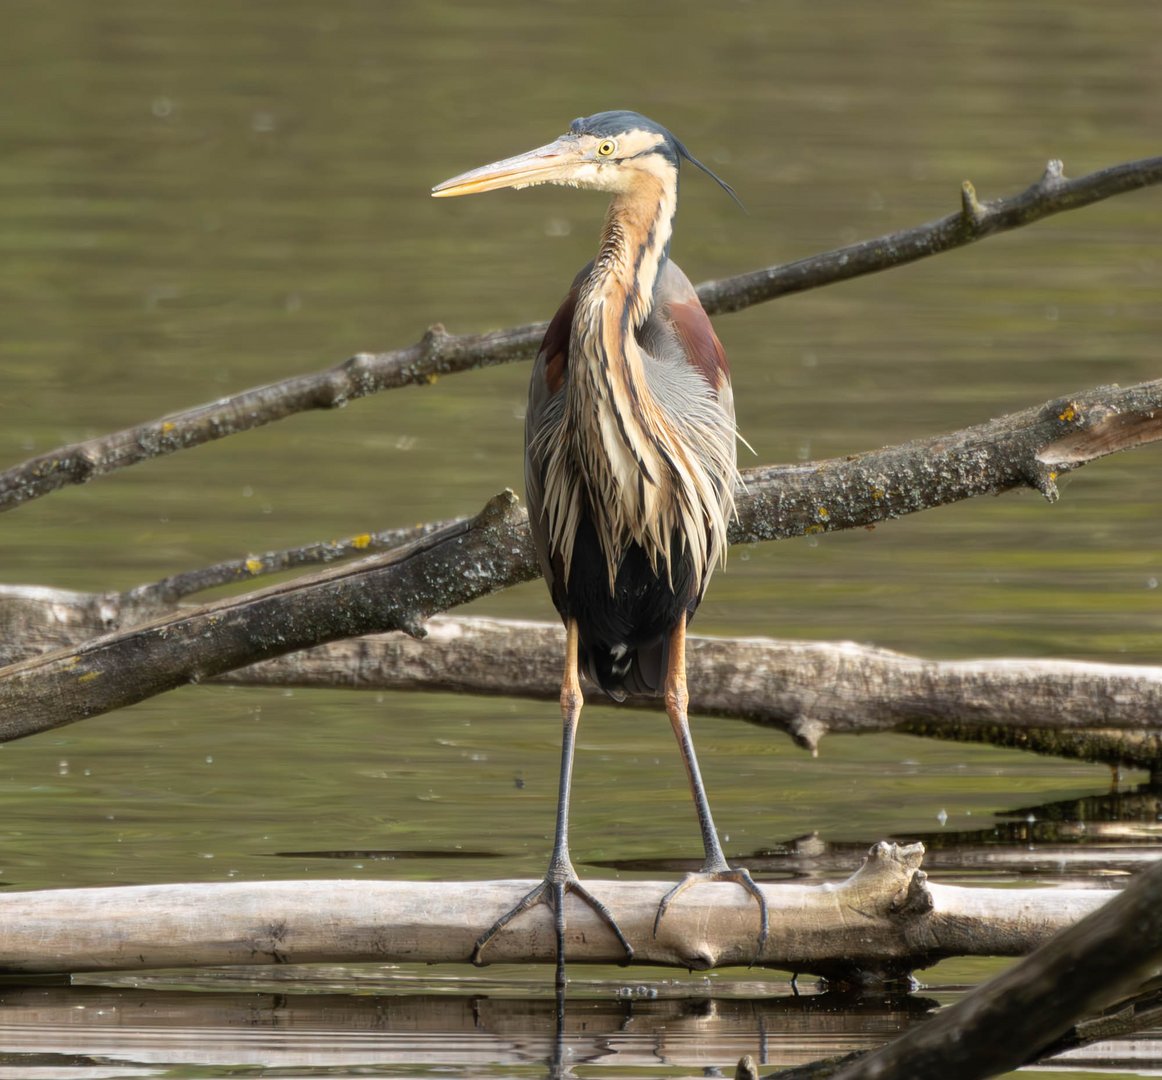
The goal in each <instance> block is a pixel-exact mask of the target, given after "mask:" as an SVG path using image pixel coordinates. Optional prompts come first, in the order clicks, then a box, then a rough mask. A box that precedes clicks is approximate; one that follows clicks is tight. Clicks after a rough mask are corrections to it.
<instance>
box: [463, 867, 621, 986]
mask: <svg viewBox="0 0 1162 1080" xmlns="http://www.w3.org/2000/svg"><path fill="white" fill-rule="evenodd" d="M569 893H572V894H573V895H574V896H576V897H577V899H578V900H580V901H582V902H583V903H584V904H586V905H588V906H589V908H590V909H591V910H592V911H593V912H594V914H595V915H597V917H598V918H599V919H600V920H601V921H602V922H603V923H605V925H606V926H608V927H609V929H610V932H611V933H612V934H613V936H614V937H615V938H617V940H618V943H619V944H620V945H621V947H622V949H624V950H625V960H624V961H623V962H624V963H626V964H628V963H629V962H630V961H631V960H632V959H633V946H632V945H630V943H629V942H628V941H627V940H626V937H625V934H623V933H622V932H621V927H620V926H618V925H617V920H616V919H614V917H613V915H612V914H611V913H610V911H609V908H607V907H606V906H605V905H604V904H603V903H602V902H601V901H600V900H598V899H597V897H596V896H594V895H593V894H592V893H591V892H590V891H589V890H588V889H587V888H585V886H584V885H582V884H581V882H580V880H579V879H578V877H577V875H576V874H575V873H573V871H572V869H571V868H570V869H569V870H567V871H561V870H555V869H553V868H550V870H549V874H548V875H547V876H546V878H545V880H544V881H542V882H541V883H540V884H539V885H538V886H537V887H536V888H535V889H532V890H530V891H529V892H527V893H526V894H525V895H524V896H523V897H522V898H521V899H520V901H519V902H518V903H517V904H516V905H515V906H514V907H512V908H511V909H510V910H509V911H506V912H505V913H504V914H503V915H501V917H500V918H499V919H497V920H496V922H494V923H493V924H492V925H491V926H490V927H489V928H488V929H487V930H485V931H484V933H483V934H481V935H480V937H479V938H477V939H476V944H475V946H473V949H472V963H474V964H476V965H480V964H483V963H484V961H483V960H482V959H481V954H482V953H483V952H484V950H485V948H487V946H488V943H489V942H490V941H492V939H493V938H494V937H496V935H497V934H498V933H500V931H501V930H503V929H504V928H505V927H506V926H508V924H509V923H510V922H512V921H513V920H514V919H515V918H516V917H517V916H518V915H523V914H524V913H525V912H526V911H529V910H530V909H532V908H534V907H536V906H537V905H538V904H548V906H549V908H550V909H551V910H552V912H553V922H554V926H555V929H556V932H557V984H558V986H561V985H563V983H564V973H565V897H566V896H568V895H569Z"/></svg>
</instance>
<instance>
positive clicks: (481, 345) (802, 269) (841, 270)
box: [0, 157, 1162, 511]
mask: <svg viewBox="0 0 1162 1080" xmlns="http://www.w3.org/2000/svg"><path fill="white" fill-rule="evenodd" d="M1159 182H1162V157H1158V158H1145V159H1142V160H1140V161H1132V162H1127V163H1125V164H1122V165H1115V166H1113V167H1111V168H1108V169H1102V170H1100V171H1099V172H1095V173H1090V174H1089V175H1087V176H1083V177H1080V178H1078V179H1076V180H1069V179H1066V178H1065V177H1064V176H1063V174H1062V171H1061V163H1060V162H1050V163H1049V167H1048V168H1047V169H1046V171H1045V174H1044V175H1043V176H1042V177H1041V179H1040V180H1038V181H1037V183H1035V184H1033V185H1032V186H1031V187H1029V188H1027V189H1026V190H1025V191H1023V192H1022V193H1020V194H1019V195H1015V196H1012V197H1010V198H1007V199H998V200H996V201H994V202H985V203H980V202H978V201H977V199H976V195H975V192H974V191H973V189H972V185H971V184H970V183H968V182H967V181H966V182H965V184H964V187H963V191H962V206H961V209H960V211H959V212H958V213H955V214H950V215H949V216H947V217H945V218H941V219H940V220H938V221H934V222H930V223H928V224H926V225H919V226H916V227H914V228H911V229H905V230H902V231H900V232H895V233H889V234H887V235H886V236H881V237H877V238H875V239H872V240H864V241H862V242H860V243H857V244H850V245H848V246H846V247H842V248H838V249H836V250H834V251H830V252H826V253H824V254H822V255H816V256H812V257H810V258H806V259H800V260H798V261H796V262H793V263H788V264H786V265H782V266H774V267H768V268H765V269H762V270H756V271H753V272H751V273H747V274H740V275H738V276H737V277H732V278H725V279H722V280H720V281H708V282H705V283H703V284H702V285H700V286H699V287H698V295H699V296H700V297H701V299H702V303H703V304H704V305H705V307H706V309H707V311H709V312H710V313H711V314H720V313H724V312H730V311H739V310H741V309H743V308H745V307H749V306H750V305H752V304H757V303H761V302H763V301H766V300H772V299H774V298H776V297H778V296H783V295H786V294H788V293H794V292H801V291H803V290H805V289H812V288H818V287H819V286H821V285H828V284H832V283H834V282H837V281H846V280H848V279H850V278H853V277H859V276H861V275H863V274H870V273H874V272H876V271H879V270H887V269H890V268H892V267H895V266H900V265H903V264H904V263H908V262H913V261H915V260H917V259H922V258H926V257H927V256H930V255H938V254H940V253H941V252H944V251H949V250H951V249H952V248H955V247H961V246H963V245H965V244H970V243H973V242H975V241H977V240H983V239H985V238H986V237H989V236H993V235H995V234H996V233H999V232H1005V231H1008V230H1011V229H1016V228H1020V227H1022V226H1024V225H1029V224H1032V223H1033V222H1035V221H1040V220H1041V219H1042V218H1046V217H1049V216H1050V215H1053V214H1058V213H1062V212H1064V211H1066V210H1075V209H1078V208H1080V207H1083V206H1088V205H1089V204H1090V203H1094V202H1098V201H1099V200H1102V199H1108V198H1111V197H1112V196H1115V195H1121V194H1124V193H1126V192H1128V191H1133V190H1136V189H1138V188H1142V187H1147V186H1149V185H1152V184H1157V183H1159ZM547 325H548V324H547V323H544V322H541V323H532V324H529V325H527V326H520V327H513V328H511V329H508V330H499V331H496V332H494V333H489V334H470V335H463V336H455V335H451V334H448V333H447V332H446V331H445V330H444V328H443V327H442V326H439V325H437V326H433V327H432V328H431V329H430V330H429V331H428V332H427V333H426V334H425V335H424V337H423V339H422V340H421V341H419V342H418V343H417V344H415V345H412V346H410V347H408V348H405V349H396V350H393V351H391V352H386V353H359V354H357V355H355V356H352V357H351V358H350V359H348V360H345V361H344V362H343V363H341V364H338V365H336V366H334V367H331V368H327V369H326V370H324V371H321V372H316V373H313V374H309V375H299V376H295V377H293V378H289V379H283V380H280V381H279V382H275V383H270V384H268V385H266V386H260V387H255V388H254V389H251V390H246V391H243V392H242V393H240V394H236V395H234V396H232V397H227V398H222V399H221V400H219V401H215V402H211V403H209V404H206V405H201V406H198V407H196V408H193V409H188V410H185V411H183V412H179V413H173V414H172V415H170V416H167V417H164V418H163V419H161V420H152V421H149V422H148V423H145V424H139V425H135V426H134V427H131V428H126V429H124V430H122V431H118V432H115V433H113V434H111V435H105V436H101V437H98V438H95V439H88V440H86V441H84V442H80V443H74V444H72V445H70V446H64V447H60V448H58V449H56V450H52V451H50V452H48V453H46V454H41V455H38V456H37V457H35V458H31V459H29V460H28V461H25V462H23V463H22V464H19V465H15V466H13V467H12V468H9V469H7V470H6V471H4V472H0V511H4V510H11V509H12V508H13V507H15V506H18V505H20V504H21V503H23V502H27V501H28V500H30V499H36V498H39V497H41V496H43V495H47V494H49V493H50V492H52V491H55V490H57V489H58V488H61V487H64V486H66V485H68V484H83V483H85V482H87V481H89V480H91V479H92V478H93V477H95V476H101V475H104V474H106V473H109V472H113V471H114V470H116V469H121V468H125V467H126V466H129V465H133V464H136V463H137V462H140V461H145V460H148V459H150V458H155V457H160V456H162V455H165V454H170V453H173V452H175V451H177V450H185V449H189V448H190V447H193V446H199V445H201V444H202V443H205V442H209V441H211V440H213V439H219V438H223V437H225V436H227V435H234V434H237V433H239V432H242V431H249V430H251V429H253V428H256V427H261V426H262V425H264V424H269V423H271V422H273V421H275V420H281V419H284V418H285V417H287V416H292V415H294V414H295V413H299V412H304V411H307V410H310V409H333V408H337V407H340V406H342V405H345V404H347V403H348V402H349V401H354V400H355V399H357V398H361V397H365V396H366V395H368V394H374V393H378V392H379V391H381V390H389V389H394V388H396V387H400V386H409V385H423V384H427V383H431V382H433V381H434V380H435V378H436V377H437V376H439V375H443V374H452V373H455V372H459V371H466V370H469V369H472V368H478V367H488V366H491V365H494V364H503V363H508V362H510V361H513V360H527V359H529V358H530V357H532V356H533V354H534V353H535V352H536V349H537V347H538V345H539V344H540V340H541V338H542V337H543V335H544V332H545V328H546V326H547Z"/></svg>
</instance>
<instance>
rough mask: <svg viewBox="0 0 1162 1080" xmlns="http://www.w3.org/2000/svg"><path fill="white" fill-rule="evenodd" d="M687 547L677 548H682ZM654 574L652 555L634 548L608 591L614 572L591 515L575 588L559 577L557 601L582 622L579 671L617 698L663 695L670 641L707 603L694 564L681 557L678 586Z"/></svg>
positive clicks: (579, 540) (585, 521) (579, 544)
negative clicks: (683, 620) (702, 603)
mask: <svg viewBox="0 0 1162 1080" xmlns="http://www.w3.org/2000/svg"><path fill="white" fill-rule="evenodd" d="M681 547H682V545H681V543H680V542H677V538H675V543H674V545H673V548H672V550H680V549H681ZM660 569H661V574H660V575H659V574H658V573H657V572H655V570H654V568H653V567H652V566H651V565H650V560H649V558H648V556H647V555H646V553H645V551H644V550H643V549H642V548H641V547H640V546H639V545H637V544H631V545H630V546H629V547H628V548H627V549H626V551H625V553H624V554H623V555H622V558H621V564H620V566H619V567H618V570H617V576H616V578H615V579H614V587H613V593H612V594H611V593H610V591H609V570H608V567H607V564H606V561H605V553H604V552H603V551H602V550H601V545H600V544H599V543H598V540H597V532H596V530H595V529H594V527H593V523H592V521H591V520H590V518H589V516H588V515H587V514H583V515H582V517H581V524H580V528H579V529H578V530H577V535H576V539H575V540H574V542H573V565H572V567H571V569H570V573H569V583H568V586H566V587H563V588H562V587H561V583H560V580H559V579H558V582H557V586H558V587H557V588H555V589H554V590H553V601H554V603H555V604H556V607H557V610H558V611H559V612H560V613H561V617H562V618H564V619H569V618H574V619H576V620H577V628H578V637H579V639H580V641H579V646H580V656H579V661H580V666H581V669H582V670H583V671H584V672H585V674H586V675H588V676H589V678H590V679H591V680H592V681H593V682H595V683H596V684H597V685H598V686H600V687H601V689H602V690H604V691H605V692H606V693H607V694H609V695H610V696H611V697H613V698H616V699H617V700H619V701H620V700H621V699H623V698H624V697H625V696H626V695H627V694H656V693H658V692H659V691H660V690H661V688H662V684H663V682H664V680H665V674H666V658H667V655H668V652H669V637H670V633H671V631H673V629H674V627H675V626H677V625H678V622H679V620H680V619H681V618H682V616H683V615H685V616H686V617H687V618H689V617H690V616H692V615H693V614H694V609H695V608H697V606H698V601H699V600H700V596H699V588H698V582H697V581H696V580H695V577H694V566H693V562H692V560H691V559H690V558H689V556H688V555H685V554H684V555H682V556H680V557H679V558H678V559H677V560H676V562H675V566H674V572H673V575H672V580H671V578H670V577H667V575H666V572H665V567H664V566H662V567H660Z"/></svg>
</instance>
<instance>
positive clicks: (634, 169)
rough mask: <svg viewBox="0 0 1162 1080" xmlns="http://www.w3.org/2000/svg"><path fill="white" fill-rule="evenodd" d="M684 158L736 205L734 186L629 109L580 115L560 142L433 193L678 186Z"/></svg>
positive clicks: (473, 173)
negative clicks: (645, 184)
mask: <svg viewBox="0 0 1162 1080" xmlns="http://www.w3.org/2000/svg"><path fill="white" fill-rule="evenodd" d="M682 159H685V160H686V161H689V162H690V163H691V164H692V165H696V166H697V167H698V168H699V169H701V170H702V171H703V172H705V173H708V174H709V175H710V176H713V177H714V179H715V180H717V181H718V183H719V184H721V185H722V187H723V188H725V190H726V191H727V192H728V193H729V194H730V196H731V197H732V198H735V199H736V201H737V197H736V196H735V194H734V191H733V189H732V188H731V187H730V185H729V184H727V183H726V182H725V181H723V180H721V179H720V178H719V177H717V176H715V174H714V173H713V172H711V171H710V169H708V168H707V167H706V166H705V165H703V164H702V162H700V161H698V160H697V158H695V157H694V156H693V155H692V154H691V153H690V152H689V151H688V150H687V149H686V147H685V146H683V145H682V144H681V143H680V142H679V141H678V140H677V139H676V138H675V137H674V136H673V135H672V134H671V133H670V132H669V131H667V130H666V129H665V128H664V127H662V125H661V124H657V123H655V122H654V121H653V120H650V119H648V118H647V117H644V116H642V115H641V114H640V113H635V112H628V111H625V110H617V111H614V112H602V113H595V114H594V115H593V116H584V117H579V118H578V119H576V120H574V121H573V123H572V124H570V125H569V130H568V132H566V134H564V135H562V136H561V137H560V138H559V139H556V140H554V141H553V142H551V143H548V144H546V145H545V146H539V147H537V149H535V150H529V151H528V152H527V153H524V154H518V155H517V156H516V157H510V158H505V159H504V160H502V161H495V162H493V163H492V164H491V165H484V166H482V167H481V168H479V169H473V170H472V171H471V172H466V173H461V175H459V176H454V177H452V179H451V180H445V181H444V182H443V183H442V184H437V185H436V186H435V187H434V188H432V194H433V195H434V196H436V197H437V198H447V197H449V196H452V195H475V194H477V193H478V192H481V191H495V190H496V189H497V188H508V187H511V188H523V187H531V186H532V185H534V184H565V185H568V186H569V187H583V188H594V189H596V190H598V191H610V192H615V193H623V194H627V193H630V192H632V191H633V190H634V188H635V187H636V186H637V185H638V184H639V183H641V182H642V181H643V180H647V179H651V178H652V179H654V180H659V179H660V180H661V181H662V182H663V183H664V184H666V185H667V186H669V185H675V186H676V185H677V182H678V166H679V164H680V163H681V161H682Z"/></svg>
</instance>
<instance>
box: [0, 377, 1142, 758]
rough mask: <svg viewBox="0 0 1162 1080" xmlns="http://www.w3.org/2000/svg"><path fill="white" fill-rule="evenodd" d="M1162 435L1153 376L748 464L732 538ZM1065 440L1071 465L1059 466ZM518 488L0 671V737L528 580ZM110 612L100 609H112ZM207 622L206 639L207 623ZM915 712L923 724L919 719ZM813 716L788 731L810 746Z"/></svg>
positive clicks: (985, 485) (1049, 483) (866, 517)
mask: <svg viewBox="0 0 1162 1080" xmlns="http://www.w3.org/2000/svg"><path fill="white" fill-rule="evenodd" d="M1157 438H1162V380H1156V381H1155V382H1151V383H1143V384H1141V385H1140V386H1136V387H1131V388H1129V389H1126V390H1122V389H1119V388H1116V387H1114V388H1105V389H1102V390H1095V391H1091V392H1088V393H1086V394H1079V395H1075V396H1073V397H1071V398H1068V399H1062V400H1059V401H1054V402H1050V403H1049V404H1048V405H1046V406H1041V407H1039V408H1033V409H1027V410H1025V411H1024V412H1021V413H1016V414H1014V415H1012V416H1009V417H1004V418H1001V419H999V420H993V421H990V422H989V423H987V424H981V425H978V426H977V427H973V428H968V429H965V430H964V431H960V432H956V433H954V434H951V435H945V436H937V437H935V438H930V439H923V440H916V441H914V442H910V443H906V444H904V445H902V446H897V447H889V448H887V449H884V450H875V451H869V452H867V453H864V454H859V455H853V456H851V457H847V458H836V459H832V460H830V461H824V462H816V463H813V464H810V465H801V466H782V467H770V468H765V469H755V470H751V471H750V472H749V473H748V474H747V475H746V490H745V492H743V493H741V494H740V496H739V499H738V522H737V524H736V527H735V528H734V529H733V530H732V535H731V539H732V540H733V541H734V542H736V543H737V542H747V541H755V540H769V539H780V538H783V537H787V536H797V535H802V534H803V533H810V532H819V531H823V530H834V529H845V528H853V527H856V526H861V525H868V524H872V523H874V522H876V521H881V520H883V519H884V518H888V517H898V516H901V515H903V514H907V513H912V512H915V511H918V510H923V509H926V508H928V507H931V506H937V505H942V504H944V503H949V502H955V501H957V500H960V499H966V498H971V497H973V496H976V495H980V494H985V493H991V492H997V491H1003V490H1006V489H1008V488H1011V487H1015V486H1019V485H1029V486H1033V487H1036V488H1037V489H1039V490H1040V491H1042V492H1043V493H1044V494H1045V495H1046V496H1048V497H1050V498H1053V497H1056V486H1055V477H1056V475H1057V471H1058V470H1065V469H1072V468H1077V467H1079V466H1080V465H1082V464H1083V463H1084V462H1085V461H1087V460H1089V459H1090V457H1091V456H1096V455H1102V454H1106V453H1110V452H1112V451H1113V450H1116V449H1119V448H1120V447H1121V446H1122V445H1123V444H1124V445H1127V446H1139V445H1142V444H1143V443H1144V442H1147V441H1151V440H1153V439H1157ZM1063 440H1065V444H1067V445H1068V447H1069V450H1068V457H1069V460H1068V461H1067V462H1062V463H1060V464H1055V465H1053V466H1052V467H1051V466H1050V465H1048V464H1046V463H1045V461H1044V460H1043V459H1044V458H1045V457H1055V455H1058V450H1059V448H1060V446H1061V445H1063ZM515 501H516V500H515V497H513V496H512V495H511V493H510V494H509V495H508V496H506V497H501V498H499V499H497V500H494V502H493V503H492V504H490V505H489V506H488V507H486V508H485V510H484V511H483V512H482V513H481V514H480V515H479V516H478V517H477V518H475V519H473V520H472V521H470V522H458V523H455V524H453V525H450V526H448V527H446V528H445V529H443V530H440V531H438V532H436V533H433V534H432V535H431V536H428V537H425V538H423V539H420V540H417V541H415V542H413V543H412V544H410V545H408V546H406V547H404V548H402V549H398V550H397V551H394V552H388V553H387V554H385V555H381V556H374V557H372V558H371V559H368V560H365V561H360V562H357V563H354V564H352V565H350V566H346V567H340V568H337V569H333V570H329V571H325V572H323V573H321V574H317V575H313V576H311V577H308V578H306V579H305V580H299V581H292V582H286V583H284V584H282V585H278V586H275V587H273V588H269V589H265V590H261V591H259V592H255V593H251V594H249V595H246V596H241V597H235V598H231V599H229V600H223V601H219V602H217V603H213V604H209V605H206V606H205V607H201V608H196V609H193V610H191V611H188V612H179V613H177V614H174V615H171V616H168V617H165V618H162V619H160V620H157V621H155V622H152V623H148V624H146V625H144V626H136V627H132V628H130V629H128V630H124V631H121V632H120V633H115V634H109V635H107V636H105V637H103V638H100V639H98V640H96V641H92V642H89V643H87V644H85V645H83V646H81V647H80V648H78V649H75V650H69V651H62V652H57V653H52V654H49V655H47V656H41V657H37V658H35V659H31V660H27V661H24V662H22V663H18V664H16V665H14V666H11V667H8V668H5V669H3V670H2V671H0V740H3V739H13V738H19V737H21V736H24V735H28V734H31V733H33V732H34V731H38V730H43V729H45V728H46V727H55V726H58V725H60V724H66V723H71V722H72V721H75V720H80V719H83V718H84V717H86V716H92V715H95V714H97V713H100V712H107V711H109V710H110V709H114V708H119V707H122V706H124V705H130V704H133V703H135V702H137V701H141V700H144V699H145V698H147V697H150V696H152V695H154V694H158V693H162V692H164V691H166V690H170V689H173V688H174V687H177V686H180V685H182V684H183V683H187V682H196V681H199V680H201V679H205V678H209V677H211V676H213V675H217V674H221V673H222V672H224V671H229V670H232V669H234V668H237V667H241V666H243V665H245V664H250V663H254V662H256V661H259V660H264V659H268V658H270V657H274V656H281V655H283V654H285V653H288V652H292V651H294V650H296V649H303V648H307V647H309V646H312V645H318V644H322V643H324V642H327V641H334V640H337V639H339V638H342V637H351V636H358V635H363V634H369V633H378V632H383V631H389V630H398V629H402V630H405V631H407V632H409V633H419V632H420V630H419V627H420V625H421V623H422V622H423V620H424V619H426V618H428V617H429V616H431V615H433V614H435V613H436V612H439V611H446V610H448V609H449V608H450V607H453V606H455V605H457V604H462V603H466V602H467V601H469V600H472V599H475V598H476V597H479V596H484V595H486V594H488V593H491V592H495V591H497V590H499V589H503V588H505V587H507V586H509V585H514V584H517V583H518V582H521V581H527V580H529V579H531V578H533V577H535V576H536V575H537V574H538V573H539V570H538V568H537V565H536V559H535V556H534V554H533V547H532V541H531V538H530V536H529V531H528V522H527V520H526V519H525V517H524V513H523V511H522V510H520V509H519V508H518V507H517V506H516V505H515ZM106 610H107V609H106ZM210 630H212V631H213V632H212V633H211V632H209V631H210ZM915 719H916V720H917V721H919V720H920V719H922V718H921V717H916V718H915ZM812 723H814V721H813V720H812V719H811V711H808V712H805V713H803V714H802V715H801V717H800V719H799V721H797V726H793V728H792V730H793V732H794V733H795V734H796V736H797V737H798V738H799V739H800V740H801V741H803V742H805V743H806V744H808V745H810V744H811V743H812V741H813V740H815V739H817V738H818V733H815V734H813V731H815V729H813V728H812Z"/></svg>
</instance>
